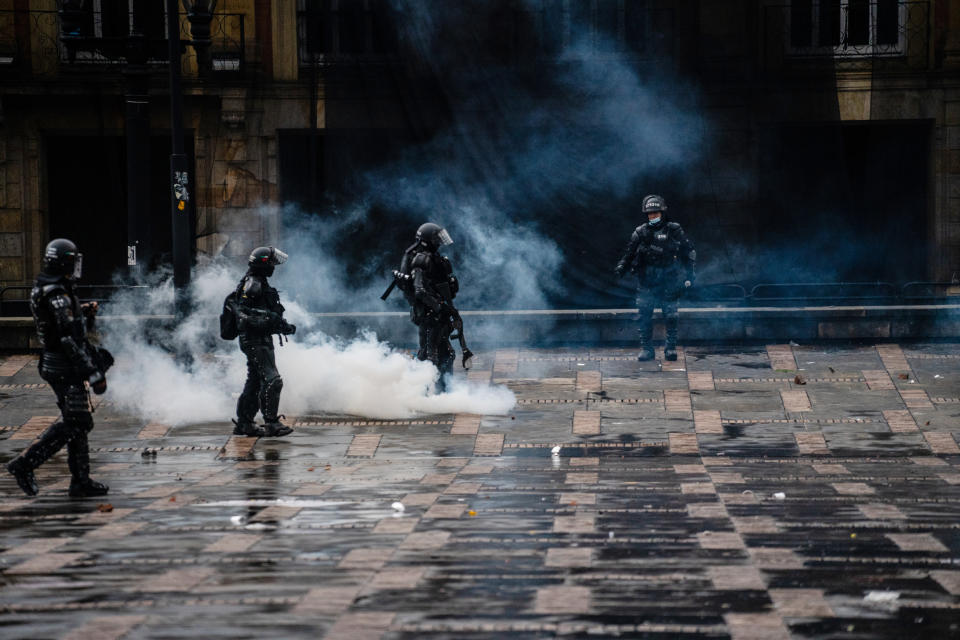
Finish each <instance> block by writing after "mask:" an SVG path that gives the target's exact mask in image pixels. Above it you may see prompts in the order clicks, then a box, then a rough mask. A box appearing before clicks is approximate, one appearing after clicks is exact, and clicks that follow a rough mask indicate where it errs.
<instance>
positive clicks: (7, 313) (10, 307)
mask: <svg viewBox="0 0 960 640" xmlns="http://www.w3.org/2000/svg"><path fill="white" fill-rule="evenodd" d="M32 289H33V285H29V284H18V285H9V286H6V287H0V317H11V316H29V315H30V300H29V295H28V294H29V292H30V291H31V290H32ZM74 289H75V290H76V291H77V293H78V294H79V296H80V300H81V301H82V302H98V303H101V304H106V303H109V302H110V298H111V297H112V296H113V295H114V294H116V293H117V292H118V291H133V292H143V293H146V292H147V291H148V290H150V289H151V287H148V286H147V285H126V284H79V285H75V286H74ZM14 291H21V292H23V293H24V295H23V296H22V297H18V298H14V299H7V293H8V292H14Z"/></svg>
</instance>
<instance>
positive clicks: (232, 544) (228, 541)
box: [203, 533, 263, 553]
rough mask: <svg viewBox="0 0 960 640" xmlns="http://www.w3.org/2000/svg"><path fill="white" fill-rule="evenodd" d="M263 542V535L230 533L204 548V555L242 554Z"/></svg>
mask: <svg viewBox="0 0 960 640" xmlns="http://www.w3.org/2000/svg"><path fill="white" fill-rule="evenodd" d="M261 540H263V536H262V535H254V534H250V533H228V534H227V535H225V536H222V537H220V538H218V539H217V540H216V541H214V542H211V543H210V544H208V545H207V546H205V547H204V548H203V552H204V553H242V552H244V551H249V550H250V547H252V546H253V545H255V544H257V543H258V542H260V541H261Z"/></svg>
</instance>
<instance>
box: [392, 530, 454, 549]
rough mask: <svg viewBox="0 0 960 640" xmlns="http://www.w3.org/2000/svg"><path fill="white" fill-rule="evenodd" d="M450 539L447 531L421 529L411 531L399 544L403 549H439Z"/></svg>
mask: <svg viewBox="0 0 960 640" xmlns="http://www.w3.org/2000/svg"><path fill="white" fill-rule="evenodd" d="M449 539H450V532H449V531H423V532H420V533H411V534H410V535H408V536H407V537H406V539H404V541H403V543H402V544H401V545H400V548H401V549H405V550H420V549H439V548H440V547H442V546H444V545H446V544H447V541H448V540H449Z"/></svg>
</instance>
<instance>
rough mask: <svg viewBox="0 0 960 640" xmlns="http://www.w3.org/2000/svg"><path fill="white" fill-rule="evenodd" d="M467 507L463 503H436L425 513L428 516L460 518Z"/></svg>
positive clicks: (425, 517)
mask: <svg viewBox="0 0 960 640" xmlns="http://www.w3.org/2000/svg"><path fill="white" fill-rule="evenodd" d="M466 510H467V507H466V506H464V505H462V504H435V505H433V506H432V507H430V508H429V509H427V512H426V513H424V514H423V517H424V519H427V518H459V517H460V516H462V515H463V512H464V511H466Z"/></svg>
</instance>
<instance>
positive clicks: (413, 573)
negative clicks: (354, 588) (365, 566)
mask: <svg viewBox="0 0 960 640" xmlns="http://www.w3.org/2000/svg"><path fill="white" fill-rule="evenodd" d="M424 573H426V569H424V568H423V567H386V568H384V569H381V570H380V571H378V572H377V573H375V574H374V576H373V578H372V579H371V580H370V582H369V583H368V584H367V588H366V589H365V591H380V590H387V589H390V590H396V589H415V588H416V586H417V583H418V582H420V580H422V579H423V575H424Z"/></svg>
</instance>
